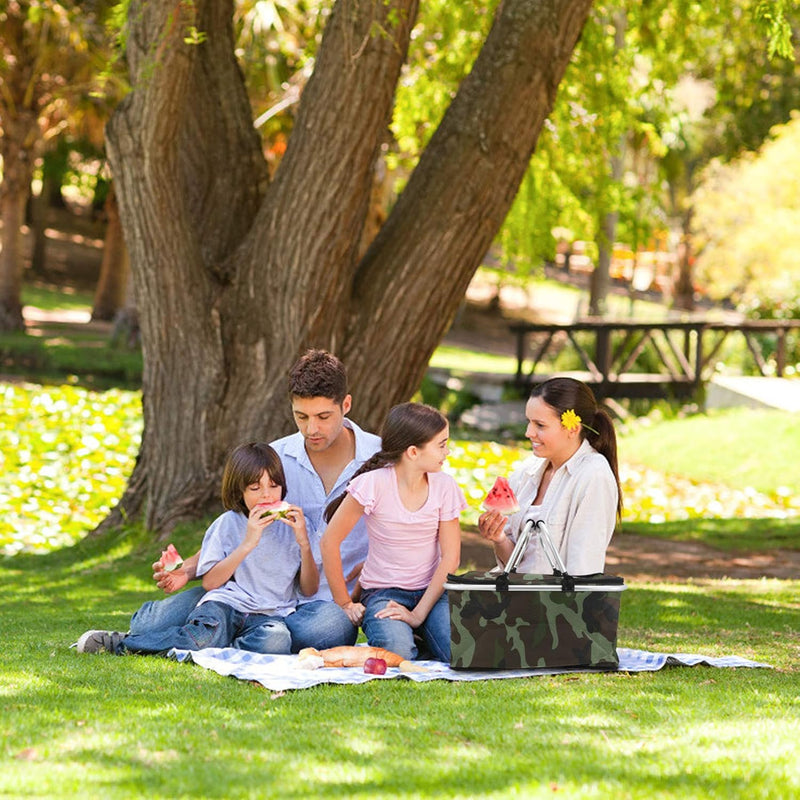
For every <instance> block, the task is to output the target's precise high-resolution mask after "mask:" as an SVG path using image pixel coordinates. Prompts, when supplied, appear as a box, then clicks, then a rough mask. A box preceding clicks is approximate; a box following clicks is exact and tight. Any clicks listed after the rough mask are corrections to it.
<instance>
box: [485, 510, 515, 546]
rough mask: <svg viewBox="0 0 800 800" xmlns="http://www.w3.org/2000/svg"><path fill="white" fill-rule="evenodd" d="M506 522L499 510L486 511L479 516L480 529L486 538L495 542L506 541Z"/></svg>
mask: <svg viewBox="0 0 800 800" xmlns="http://www.w3.org/2000/svg"><path fill="white" fill-rule="evenodd" d="M506 522H507V520H506V518H505V517H504V516H503V515H502V514H501V513H500V512H499V511H486V512H485V513H483V514H481V515H480V516H479V517H478V531H479V532H480V535H481V536H482V537H483V538H484V539H486V540H488V541H490V542H493V543H494V544H497V543H499V542H504V541H506V539H507V538H508V537H507V536H506V534H505V527H506Z"/></svg>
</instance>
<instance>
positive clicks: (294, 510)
mask: <svg viewBox="0 0 800 800" xmlns="http://www.w3.org/2000/svg"><path fill="white" fill-rule="evenodd" d="M283 521H284V522H285V523H286V524H287V525H288V526H289V527H290V528H291V529H292V530H293V531H294V538H295V539H296V540H297V544H300V545H304V544H308V530H307V529H306V518H305V516H304V515H303V509H302V508H300V507H299V506H289V509H288V511H287V512H286V514H285V515H284V517H283Z"/></svg>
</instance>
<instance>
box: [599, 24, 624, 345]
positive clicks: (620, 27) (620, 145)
mask: <svg viewBox="0 0 800 800" xmlns="http://www.w3.org/2000/svg"><path fill="white" fill-rule="evenodd" d="M613 26H614V49H615V50H616V51H617V52H619V51H621V50H622V49H623V48H624V47H625V31H626V30H627V26H628V22H627V18H626V16H625V11H624V10H617V11H615V12H614V14H613ZM625 141H626V136H625V134H623V135H622V136H620V137H619V141H618V142H617V148H616V152H614V154H613V155H612V156H611V159H610V161H611V180H612V182H613V183H615V184H616V183H619V182H620V181H621V180H622V178H623V176H624V174H625V173H624V166H625V162H624V158H625ZM618 222H619V209H617V208H615V209H612V210H611V211H607V212H606V213H605V214H604V215H603V218H602V220H601V224H600V231H599V234H600V235H599V236H598V237H597V264H595V267H594V269H593V270H592V277H591V279H590V281H589V316H590V317H604V316H605V315H606V312H607V311H608V293H609V291H610V290H611V256H612V254H613V252H614V242H615V241H616V238H617V223H618ZM603 357H606V356H605V354H603Z"/></svg>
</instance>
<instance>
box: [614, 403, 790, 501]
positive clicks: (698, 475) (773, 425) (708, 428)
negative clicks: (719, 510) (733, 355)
mask: <svg viewBox="0 0 800 800" xmlns="http://www.w3.org/2000/svg"><path fill="white" fill-rule="evenodd" d="M620 450H621V451H622V452H623V453H624V457H625V458H626V459H627V460H629V461H631V462H634V463H641V464H646V465H651V466H656V465H657V466H658V468H659V469H660V470H661V471H663V472H666V473H674V474H679V475H682V476H683V477H685V478H690V479H693V480H697V481H707V482H710V483H723V484H725V485H726V486H730V487H734V488H740V489H744V488H747V487H753V488H755V489H757V490H758V491H761V492H775V491H777V490H779V489H780V488H781V487H785V488H786V489H787V490H789V491H791V492H792V493H795V494H796V493H797V491H798V482H799V479H800V466H798V465H799V464H800V425H798V422H797V416H796V415H794V414H789V413H786V412H782V411H773V410H769V409H764V410H756V409H746V408H738V409H730V410H723V411H710V412H708V413H707V414H697V415H695V416H690V417H686V418H684V419H680V420H676V419H669V420H663V421H660V422H653V423H651V424H646V425H644V424H638V425H636V426H634V427H633V428H632V429H631V430H630V431H629V432H626V433H625V434H624V435H623V436H622V437H621V441H620Z"/></svg>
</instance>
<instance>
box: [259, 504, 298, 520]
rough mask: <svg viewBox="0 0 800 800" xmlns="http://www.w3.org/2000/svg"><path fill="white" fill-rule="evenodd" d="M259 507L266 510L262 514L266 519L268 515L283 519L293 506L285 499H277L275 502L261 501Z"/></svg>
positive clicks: (262, 517)
mask: <svg viewBox="0 0 800 800" xmlns="http://www.w3.org/2000/svg"><path fill="white" fill-rule="evenodd" d="M258 507H259V508H260V509H261V510H262V511H263V512H264V513H263V514H262V515H261V519H266V518H267V517H274V518H275V519H282V518H283V517H285V516H286V512H287V511H288V510H289V509H290V508H291V506H290V505H289V504H288V503H287V502H286V501H285V500H276V501H275V502H274V503H259V504H258Z"/></svg>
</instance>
